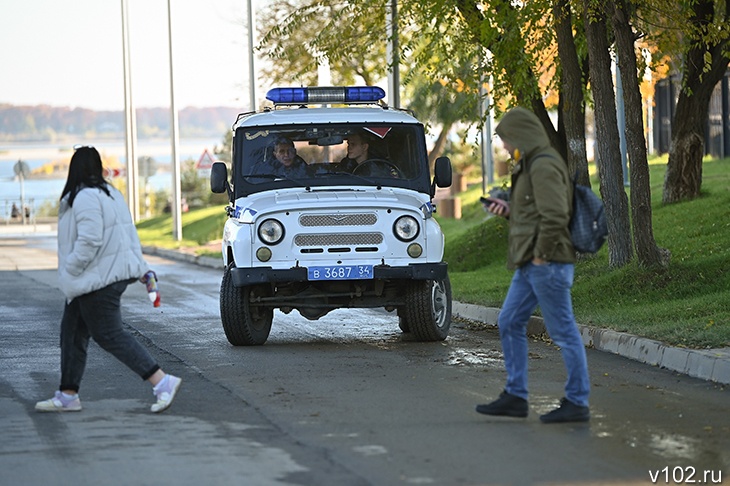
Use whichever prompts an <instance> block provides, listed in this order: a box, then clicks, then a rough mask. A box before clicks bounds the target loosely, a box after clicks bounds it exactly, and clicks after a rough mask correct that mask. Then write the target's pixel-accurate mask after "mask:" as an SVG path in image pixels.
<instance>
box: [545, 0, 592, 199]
mask: <svg viewBox="0 0 730 486" xmlns="http://www.w3.org/2000/svg"><path fill="white" fill-rule="evenodd" d="M553 17H554V18H555V33H556V34H557V42H558V57H559V58H560V66H561V67H562V72H561V77H560V81H561V84H560V88H561V91H560V100H561V105H562V109H561V114H562V118H563V122H562V123H563V125H564V127H565V139H566V142H567V143H566V149H567V150H566V151H567V158H566V160H567V162H568V170H569V171H570V175H571V176H572V175H573V174H575V173H576V172H577V174H578V179H577V180H578V183H579V184H582V185H584V186H588V187H590V186H591V181H590V178H589V175H588V157H587V156H586V119H585V102H584V97H583V81H582V72H581V69H580V62H579V61H578V53H577V52H576V49H575V41H574V39H573V22H572V16H571V13H570V3H569V1H568V0H558V1H557V2H555V5H554V6H553Z"/></svg>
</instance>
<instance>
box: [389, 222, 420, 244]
mask: <svg viewBox="0 0 730 486" xmlns="http://www.w3.org/2000/svg"><path fill="white" fill-rule="evenodd" d="M419 229H420V228H419V226H418V221H416V218H414V217H413V216H401V217H400V218H398V219H397V220H396V221H395V224H394V225H393V233H395V237H396V238H398V239H399V240H401V241H411V240H412V239H414V238H415V237H416V236H418V231H419Z"/></svg>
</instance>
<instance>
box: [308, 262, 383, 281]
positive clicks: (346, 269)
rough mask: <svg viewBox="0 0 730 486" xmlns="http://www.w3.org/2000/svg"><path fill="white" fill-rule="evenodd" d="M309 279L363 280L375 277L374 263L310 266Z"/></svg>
mask: <svg viewBox="0 0 730 486" xmlns="http://www.w3.org/2000/svg"><path fill="white" fill-rule="evenodd" d="M307 278H308V279H309V280H363V279H370V278H373V266H372V265H336V266H333V267H309V268H308V269H307Z"/></svg>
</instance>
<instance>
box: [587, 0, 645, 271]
mask: <svg viewBox="0 0 730 486" xmlns="http://www.w3.org/2000/svg"><path fill="white" fill-rule="evenodd" d="M594 5H595V6H597V7H599V8H596V9H595V10H594V8H593V6H594ZM599 5H600V6H599ZM604 6H605V0H599V2H594V3H591V2H589V1H588V0H586V1H585V2H584V12H583V14H584V22H585V31H586V41H587V44H588V59H589V63H590V81H591V91H592V92H593V100H594V102H595V116H596V145H597V149H598V150H597V153H596V161H597V162H596V163H597V165H598V174H599V178H600V189H601V196H602V198H603V203H604V206H605V209H606V219H607V222H608V263H609V266H610V267H622V266H624V265H626V264H627V263H629V262H630V261H631V259H632V257H633V251H632V248H631V225H630V224H629V212H628V201H627V200H628V198H627V197H626V191H625V190H624V185H623V169H622V167H621V150H620V148H619V145H620V144H619V135H618V122H617V119H616V99H615V97H614V91H613V81H612V79H611V58H610V56H609V53H608V41H607V39H606V37H607V35H606V34H607V31H606V19H605V15H604V12H605V7H604Z"/></svg>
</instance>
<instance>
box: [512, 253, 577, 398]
mask: <svg viewBox="0 0 730 486" xmlns="http://www.w3.org/2000/svg"><path fill="white" fill-rule="evenodd" d="M573 270H574V266H573V264H571V263H556V262H550V263H548V264H546V265H534V264H533V263H531V262H528V263H526V264H525V265H523V266H522V267H520V268H519V269H518V270H517V271H516V272H515V274H514V276H513V277H512V284H511V285H510V288H509V291H508V292H507V297H506V299H505V301H504V305H503V307H502V310H501V311H500V313H499V318H498V325H499V336H500V339H501V341H502V351H503V353H504V363H505V367H506V368H507V386H506V387H505V390H506V391H507V393H509V394H511V395H516V396H518V397H521V398H524V399H525V400H527V394H528V393H527V321H528V320H529V319H530V316H531V315H532V313H533V311H534V310H535V308H536V307H537V306H538V305H539V306H540V310H541V311H542V315H543V318H544V322H545V328H546V330H547V332H548V334H549V335H550V338H551V339H552V340H553V341H554V342H555V344H557V345H558V346H560V352H561V353H562V355H563V361H564V362H565V368H566V370H567V372H568V380H567V382H566V384H565V398H567V399H568V400H570V401H571V402H573V403H575V404H576V405H580V406H584V407H587V406H588V395H589V393H590V381H589V378H588V363H587V361H586V350H585V347H584V346H583V339H582V338H581V335H580V332H579V331H578V326H577V325H576V323H575V317H574V316H573V303H572V300H571V296H570V288H571V287H572V286H573Z"/></svg>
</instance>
